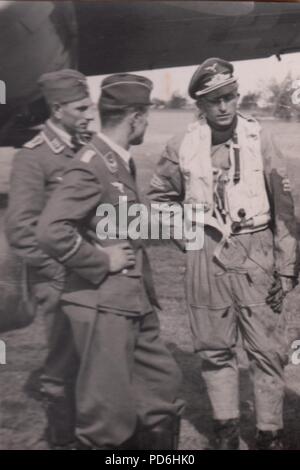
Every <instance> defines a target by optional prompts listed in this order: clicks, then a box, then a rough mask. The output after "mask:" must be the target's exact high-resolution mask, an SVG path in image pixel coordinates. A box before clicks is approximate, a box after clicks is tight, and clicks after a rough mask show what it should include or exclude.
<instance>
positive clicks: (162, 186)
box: [148, 136, 184, 250]
mask: <svg viewBox="0 0 300 470" xmlns="http://www.w3.org/2000/svg"><path fill="white" fill-rule="evenodd" d="M180 142H181V137H180V136H179V137H174V138H173V139H171V140H170V141H169V142H168V144H167V146H166V148H165V150H164V151H163V153H162V155H161V158H160V160H159V162H158V164H157V167H156V169H155V172H154V174H153V177H152V179H151V182H150V189H149V192H148V198H149V200H150V203H151V206H152V212H154V211H159V213H160V214H161V217H162V219H161V220H162V225H163V224H164V222H163V221H165V222H166V223H167V224H168V225H169V227H170V233H171V238H172V239H173V241H174V242H175V243H176V244H177V245H178V246H179V247H180V248H181V249H182V250H184V236H183V234H182V235H181V237H180V235H179V236H178V235H175V233H176V232H175V230H176V225H177V221H178V226H179V225H180V228H181V229H182V227H183V224H182V218H181V219H180V220H179V217H180V215H181V214H182V203H183V200H184V184H183V178H182V174H181V171H180V167H179V147H180ZM158 206H159V209H157V208H158ZM174 214H177V216H175V215H174ZM180 231H181V230H178V231H177V233H179V234H180Z"/></svg>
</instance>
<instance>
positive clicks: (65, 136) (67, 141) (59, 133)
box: [46, 119, 73, 148]
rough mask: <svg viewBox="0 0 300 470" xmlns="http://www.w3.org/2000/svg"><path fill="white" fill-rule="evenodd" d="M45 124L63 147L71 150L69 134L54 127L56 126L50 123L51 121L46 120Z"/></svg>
mask: <svg viewBox="0 0 300 470" xmlns="http://www.w3.org/2000/svg"><path fill="white" fill-rule="evenodd" d="M46 124H47V126H48V127H50V129H52V131H53V132H54V133H55V134H56V135H57V136H58V137H59V138H60V140H61V141H62V142H63V143H64V144H65V145H67V147H69V148H73V144H72V137H71V136H70V134H69V133H68V132H67V131H65V130H63V129H61V128H60V127H58V126H56V124H54V123H53V122H52V121H51V119H48V121H47V123H46Z"/></svg>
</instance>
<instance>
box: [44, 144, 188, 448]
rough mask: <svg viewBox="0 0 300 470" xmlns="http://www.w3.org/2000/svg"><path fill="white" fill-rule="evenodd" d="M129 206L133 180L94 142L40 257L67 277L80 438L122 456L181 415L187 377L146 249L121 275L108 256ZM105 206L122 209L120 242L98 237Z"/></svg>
mask: <svg viewBox="0 0 300 470" xmlns="http://www.w3.org/2000/svg"><path fill="white" fill-rule="evenodd" d="M125 201H126V204H127V205H128V207H127V209H126V208H124V207H125V206H124V207H123V208H124V210H125V211H126V216H127V213H128V212H127V210H128V208H130V207H131V206H132V205H133V204H136V203H138V202H139V197H138V193H137V188H136V183H135V180H134V177H133V175H131V174H130V172H129V171H128V169H127V168H126V165H125V163H124V161H123V160H122V158H121V157H120V155H118V153H116V151H115V150H114V149H113V148H112V147H110V146H109V144H108V143H107V141H105V142H104V140H102V139H101V137H100V136H98V135H97V136H94V138H93V139H92V141H91V142H90V143H89V144H88V145H87V146H85V147H84V148H83V149H82V151H81V152H79V154H78V156H76V161H74V162H73V164H72V165H71V167H70V168H69V170H68V171H67V172H66V173H65V176H64V182H63V184H62V185H61V186H60V188H59V189H58V190H57V191H56V193H55V194H54V196H53V198H52V199H51V201H50V202H49V204H48V206H47V208H46V210H45V211H44V213H43V216H42V218H41V220H40V222H39V228H38V236H39V241H40V244H41V246H42V248H43V249H44V250H45V251H47V252H48V254H49V255H50V256H53V257H55V258H56V259H57V260H58V261H60V262H61V263H63V264H64V265H65V266H66V267H67V268H68V275H67V282H66V292H65V293H64V294H63V300H64V307H63V308H64V311H65V312H66V313H67V314H68V315H69V317H70V320H71V324H72V329H73V335H74V339H75V342H76V346H77V350H78V353H79V355H80V358H81V365H80V371H79V375H78V380H77V389H76V391H77V394H76V396H77V403H76V408H77V425H76V429H77V431H76V432H77V436H78V438H79V439H80V441H81V442H83V443H84V444H86V445H88V446H96V447H97V448H102V449H108V448H116V446H119V445H121V444H122V443H124V442H125V441H126V440H128V439H129V438H130V437H131V435H132V434H133V433H134V431H135V428H136V426H138V425H141V426H143V427H146V428H153V427H155V426H156V425H158V424H159V423H160V422H161V421H162V420H163V419H164V417H165V416H175V415H176V414H177V413H179V411H180V409H181V408H182V403H181V402H180V401H179V400H177V389H178V383H179V377H180V374H179V371H178V369H177V367H176V365H175V362H174V360H173V359H172V357H171V355H170V353H169V352H168V351H167V349H166V347H165V346H164V345H163V343H162V342H161V340H160V337H159V323H158V318H157V314H156V312H155V311H154V306H155V305H158V303H157V299H156V295H155V291H154V287H153V282H152V279H151V271H150V265H149V262H148V258H147V254H146V251H145V248H144V245H143V243H142V240H139V239H138V240H133V239H129V240H130V243H131V245H132V248H133V249H134V252H135V257H136V262H135V266H134V267H133V268H130V269H125V270H123V271H122V272H118V273H115V274H111V273H110V271H109V259H108V255H107V254H106V253H105V250H103V248H105V246H109V245H113V244H118V243H120V235H119V230H118V229H119V228H120V226H119V223H120V218H119V217H120V212H119V210H122V208H121V206H122V205H124V204H125ZM102 205H106V206H107V205H109V206H110V207H113V208H115V209H116V214H117V216H116V218H115V220H116V229H117V236H116V237H115V238H112V237H110V236H108V237H107V238H106V239H103V240H99V239H98V238H97V236H96V232H97V227H98V224H99V223H101V221H103V219H104V217H105V216H104V212H105V211H101V207H102ZM129 223H130V216H129V219H128V220H127V222H126V224H129ZM126 229H128V225H126ZM121 241H122V240H121Z"/></svg>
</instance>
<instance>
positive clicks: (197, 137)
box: [179, 115, 270, 237]
mask: <svg viewBox="0 0 300 470" xmlns="http://www.w3.org/2000/svg"><path fill="white" fill-rule="evenodd" d="M211 142H212V137H211V128H210V126H209V125H208V124H207V122H206V119H205V118H201V119H200V120H198V121H197V122H195V123H192V124H191V125H190V126H189V127H188V130H187V133H186V134H185V137H184V138H183V141H182V143H181V146H180V149H179V165H180V168H181V171H182V174H183V177H184V181H185V203H189V204H192V205H193V206H195V204H202V205H203V208H204V211H205V214H204V224H205V225H212V226H214V227H215V228H217V229H218V230H220V231H221V232H222V234H223V235H224V236H225V237H229V236H230V235H231V234H232V233H233V224H234V223H240V222H241V220H242V219H243V220H250V219H252V220H253V224H252V225H251V227H244V228H242V229H241V230H240V231H239V233H249V232H255V231H258V230H261V229H263V228H265V227H267V226H268V223H269V220H270V205H269V201H268V197H267V192H266V187H265V181H264V171H263V159H262V155H261V145H260V125H259V124H258V122H257V121H255V120H254V119H246V118H244V117H243V116H241V115H238V120H237V127H236V135H235V138H233V139H231V140H230V146H229V157H230V169H229V170H228V175H227V176H228V178H227V182H226V184H225V188H224V200H225V208H224V213H223V214H220V211H219V210H218V207H216V194H215V187H214V180H213V171H214V169H213V166H212V159H211V146H212V143H211ZM241 214H244V217H242V216H241Z"/></svg>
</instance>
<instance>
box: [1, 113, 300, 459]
mask: <svg viewBox="0 0 300 470" xmlns="http://www.w3.org/2000/svg"><path fill="white" fill-rule="evenodd" d="M191 117H192V113H191V112H175V111H174V112H170V111H160V112H153V113H152V115H151V118H150V125H149V128H148V133H147V136H146V141H145V143H144V144H143V146H141V147H139V148H136V149H134V152H133V153H134V156H135V158H136V163H137V167H138V178H139V183H140V187H141V189H142V191H145V190H146V188H147V186H148V184H149V180H150V177H151V175H152V172H153V169H154V167H155V164H156V162H157V160H158V158H159V155H160V153H161V151H162V149H163V147H164V144H165V143H166V141H167V140H168V138H169V137H170V136H171V135H173V134H175V133H176V132H178V131H180V130H182V129H183V128H184V127H185V126H186V124H187V123H188V122H189V121H190V120H191ZM263 125H264V126H266V127H268V128H270V129H271V130H272V131H273V132H274V134H275V135H276V137H277V139H278V140H279V142H280V144H281V146H282V149H283V150H284V153H285V155H286V157H287V161H288V166H289V170H290V176H291V182H292V188H293V193H294V197H295V203H296V214H297V217H298V218H300V132H299V131H300V123H299V124H298V123H281V122H277V121H270V122H267V121H265V122H263ZM0 159H1V154H0ZM10 161H11V156H10V155H9V154H8V153H7V154H6V157H5V162H4V163H3V167H2V168H1V170H2V171H1V174H2V176H1V178H2V179H1V184H3V185H7V181H8V173H9V167H10ZM1 164H2V163H1V160H0V165H1ZM149 253H150V257H151V263H152V267H153V271H154V277H155V283H156V287H157V291H158V294H159V297H160V300H161V304H162V306H163V310H162V312H161V313H160V319H161V326H162V334H163V337H164V339H165V341H166V342H167V344H168V347H169V348H170V350H171V351H172V352H173V354H174V356H175V359H176V360H177V362H178V364H179V366H180V368H181V370H182V372H183V377H184V380H183V384H182V389H181V392H182V396H183V397H184V398H185V400H186V403H187V406H186V411H185V416H184V420H183V425H182V431H181V437H180V448H181V449H186V450H193V449H204V448H209V447H210V440H211V437H212V423H211V410H210V406H209V403H208V399H207V395H206V391H205V387H204V384H203V381H202V379H201V376H200V367H201V364H200V361H199V358H198V357H197V356H196V355H195V354H194V353H193V350H192V345H191V337H190V333H189V325H188V319H187V315H186V309H185V300H184V290H183V284H184V271H185V267H184V255H182V254H181V253H180V252H179V251H177V250H176V249H175V248H174V247H173V246H171V245H169V244H164V245H156V246H151V247H150V248H149ZM299 298H300V288H297V289H296V290H295V291H294V292H293V293H292V294H291V295H290V296H289V298H288V299H287V310H288V315H289V325H290V328H289V335H290V339H291V340H292V339H293V338H297V336H298V337H299V339H300V314H299V312H298V303H299ZM0 338H1V339H3V340H5V341H6V344H7V365H1V366H0V390H1V395H0V449H45V448H47V445H46V443H45V441H44V438H43V431H44V427H45V417H44V413H43V410H42V407H41V403H40V402H39V401H37V400H36V399H35V395H34V393H33V391H32V384H33V382H34V380H35V377H36V375H35V373H34V371H36V370H37V369H38V368H40V367H41V366H42V364H43V359H44V357H45V352H46V349H45V335H44V329H43V320H42V319H41V318H38V319H36V321H35V322H34V323H33V324H32V325H31V326H30V327H28V328H26V329H23V330H19V331H12V332H9V333H5V334H2V335H0ZM299 367H300V366H294V365H292V364H289V365H288V367H287V368H286V383H287V395H286V401H285V413H284V419H285V424H286V431H287V441H288V444H289V447H290V448H293V449H299V450H300V425H299V423H300V373H299V371H300V369H299ZM241 414H242V415H241V416H242V440H243V442H242V448H244V449H246V448H248V447H250V448H251V447H252V446H253V437H254V404H253V396H252V389H251V384H250V380H249V376H248V371H247V361H246V359H245V357H244V356H243V355H241Z"/></svg>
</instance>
